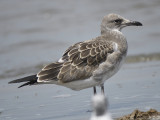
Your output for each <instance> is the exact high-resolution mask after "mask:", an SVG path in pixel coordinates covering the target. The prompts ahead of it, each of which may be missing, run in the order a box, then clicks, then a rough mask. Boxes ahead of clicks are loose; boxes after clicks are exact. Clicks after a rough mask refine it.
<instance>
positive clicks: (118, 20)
mask: <svg viewBox="0 0 160 120" xmlns="http://www.w3.org/2000/svg"><path fill="white" fill-rule="evenodd" d="M122 21H123V20H122V19H116V20H114V21H113V22H114V23H122Z"/></svg>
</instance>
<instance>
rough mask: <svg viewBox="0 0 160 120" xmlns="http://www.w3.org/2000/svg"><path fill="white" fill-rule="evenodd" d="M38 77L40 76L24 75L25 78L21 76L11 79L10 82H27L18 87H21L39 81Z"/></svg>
mask: <svg viewBox="0 0 160 120" xmlns="http://www.w3.org/2000/svg"><path fill="white" fill-rule="evenodd" d="M37 79H38V77H37V76H36V75H31V76H27V77H24V78H20V79H16V80H13V81H10V82H9V84H10V83H20V82H26V83H24V84H22V85H21V86H19V87H18V88H21V87H23V86H26V85H34V84H36V83H37Z"/></svg>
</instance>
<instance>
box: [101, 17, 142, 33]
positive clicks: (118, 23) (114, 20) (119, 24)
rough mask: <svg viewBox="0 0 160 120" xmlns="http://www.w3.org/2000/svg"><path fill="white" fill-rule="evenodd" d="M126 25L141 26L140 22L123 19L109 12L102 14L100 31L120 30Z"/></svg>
mask: <svg viewBox="0 0 160 120" xmlns="http://www.w3.org/2000/svg"><path fill="white" fill-rule="evenodd" d="M127 26H142V23H140V22H138V21H131V20H128V19H125V18H123V17H121V16H120V15H117V14H109V15H107V16H104V18H103V20H102V23H101V32H105V31H106V30H118V31H121V29H122V28H124V27H127Z"/></svg>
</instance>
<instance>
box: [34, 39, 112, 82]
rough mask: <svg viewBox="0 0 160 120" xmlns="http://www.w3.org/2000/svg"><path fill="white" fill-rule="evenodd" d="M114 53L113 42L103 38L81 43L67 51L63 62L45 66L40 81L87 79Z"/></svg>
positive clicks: (39, 74)
mask: <svg viewBox="0 0 160 120" xmlns="http://www.w3.org/2000/svg"><path fill="white" fill-rule="evenodd" d="M113 52H114V46H113V42H111V41H107V40H106V38H104V37H103V36H100V37H98V38H96V39H92V40H89V41H85V42H79V43H77V44H75V45H73V46H71V47H69V48H68V49H67V50H66V51H65V53H64V54H63V56H62V58H61V60H62V61H63V62H55V63H51V64H49V65H47V66H45V67H44V68H43V69H42V71H40V72H39V73H38V74H37V77H38V81H51V80H58V81H59V82H63V83H66V82H71V81H75V80H83V79H87V78H89V77H91V76H92V73H93V72H94V71H95V70H96V69H97V68H98V66H99V65H100V64H101V63H102V62H104V61H105V60H106V59H107V55H108V54H111V53H113Z"/></svg>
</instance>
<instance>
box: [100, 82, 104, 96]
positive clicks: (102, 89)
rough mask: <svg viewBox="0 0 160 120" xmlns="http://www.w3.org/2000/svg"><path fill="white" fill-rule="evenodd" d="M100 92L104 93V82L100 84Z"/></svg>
mask: <svg viewBox="0 0 160 120" xmlns="http://www.w3.org/2000/svg"><path fill="white" fill-rule="evenodd" d="M101 93H103V94H104V84H102V85H101Z"/></svg>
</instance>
